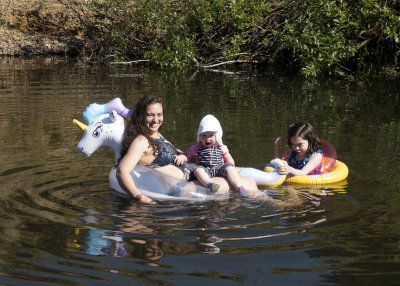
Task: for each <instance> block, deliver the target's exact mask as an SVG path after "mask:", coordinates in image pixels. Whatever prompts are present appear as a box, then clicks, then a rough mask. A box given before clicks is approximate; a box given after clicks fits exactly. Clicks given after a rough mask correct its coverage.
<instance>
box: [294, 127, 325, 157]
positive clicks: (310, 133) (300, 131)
mask: <svg viewBox="0 0 400 286" xmlns="http://www.w3.org/2000/svg"><path fill="white" fill-rule="evenodd" d="M292 137H301V138H303V139H304V140H307V141H308V150H307V153H308V154H312V153H313V152H315V151H317V150H318V149H321V141H320V140H319V138H318V135H317V132H315V129H314V127H312V126H311V124H310V123H308V122H299V123H296V124H293V125H291V126H290V127H289V131H288V145H289V148H291V147H292V142H291V141H290V139H291V138H292Z"/></svg>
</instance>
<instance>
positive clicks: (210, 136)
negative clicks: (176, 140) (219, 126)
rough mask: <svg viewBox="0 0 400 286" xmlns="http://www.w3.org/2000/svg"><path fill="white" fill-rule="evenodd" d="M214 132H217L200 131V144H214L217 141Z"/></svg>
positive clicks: (207, 145) (206, 145) (210, 145)
mask: <svg viewBox="0 0 400 286" xmlns="http://www.w3.org/2000/svg"><path fill="white" fill-rule="evenodd" d="M216 134H217V132H213V131H207V132H203V133H200V135H199V139H200V142H201V144H203V146H205V147H212V146H214V145H215V143H216V142H217V139H216Z"/></svg>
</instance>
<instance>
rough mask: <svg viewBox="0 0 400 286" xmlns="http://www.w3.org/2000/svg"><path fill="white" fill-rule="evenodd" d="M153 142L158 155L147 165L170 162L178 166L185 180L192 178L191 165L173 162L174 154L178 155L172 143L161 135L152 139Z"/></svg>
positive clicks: (164, 164)
mask: <svg viewBox="0 0 400 286" xmlns="http://www.w3.org/2000/svg"><path fill="white" fill-rule="evenodd" d="M154 143H155V144H156V146H157V151H158V155H157V158H156V159H155V160H154V161H153V163H151V164H150V165H149V166H148V167H150V168H157V167H163V166H166V165H170V164H171V165H174V166H176V167H178V168H179V169H180V170H181V171H182V172H183V175H184V178H185V180H189V179H192V173H193V169H194V168H193V166H191V165H190V164H187V163H183V164H182V165H177V164H175V163H174V160H175V155H178V150H176V148H175V146H174V145H172V144H171V143H169V142H168V141H167V140H165V138H164V137H162V136H161V137H160V138H159V139H154Z"/></svg>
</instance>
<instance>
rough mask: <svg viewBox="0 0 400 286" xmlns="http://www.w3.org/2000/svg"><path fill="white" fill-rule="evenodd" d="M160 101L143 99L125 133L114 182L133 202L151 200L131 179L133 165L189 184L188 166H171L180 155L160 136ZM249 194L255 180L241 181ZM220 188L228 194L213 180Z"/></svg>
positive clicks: (222, 183) (223, 184)
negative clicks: (152, 169)
mask: <svg viewBox="0 0 400 286" xmlns="http://www.w3.org/2000/svg"><path fill="white" fill-rule="evenodd" d="M163 119H164V114H163V104H162V100H161V99H160V98H158V97H156V96H145V97H142V98H141V99H140V100H139V101H138V103H137V104H136V107H135V109H134V113H133V115H132V118H131V121H130V123H129V126H128V127H127V129H126V131H125V138H124V141H123V144H122V150H121V159H120V161H119V164H118V166H117V179H118V182H119V184H120V186H121V187H122V188H123V189H124V190H125V191H126V192H127V193H130V194H131V195H132V196H133V198H134V199H136V200H138V201H142V202H144V203H151V202H152V200H151V199H150V198H148V197H146V196H143V195H142V194H141V192H140V190H139V189H138V188H137V187H136V185H135V182H134V181H133V179H132V177H131V174H130V173H131V171H132V170H133V169H134V168H135V166H136V164H141V165H144V166H149V167H152V168H154V169H157V170H158V171H160V172H162V173H164V174H167V175H170V176H173V177H175V178H178V179H181V180H188V179H189V175H190V168H189V167H188V165H187V164H181V165H177V164H175V163H174V161H175V156H176V155H178V154H181V153H182V152H181V151H180V150H177V149H176V148H175V147H174V146H173V145H172V144H171V143H169V142H168V141H167V140H165V139H164V137H163V136H162V135H161V134H160V133H159V129H160V127H161V125H162V123H163ZM241 179H242V180H243V183H244V184H245V186H246V190H249V193H250V194H251V193H252V192H255V191H257V185H256V184H255V182H254V180H252V179H249V178H245V177H241ZM212 181H213V182H215V183H217V184H219V185H220V189H219V192H228V191H229V189H230V186H229V184H228V183H227V181H226V180H225V179H223V178H218V177H217V178H212Z"/></svg>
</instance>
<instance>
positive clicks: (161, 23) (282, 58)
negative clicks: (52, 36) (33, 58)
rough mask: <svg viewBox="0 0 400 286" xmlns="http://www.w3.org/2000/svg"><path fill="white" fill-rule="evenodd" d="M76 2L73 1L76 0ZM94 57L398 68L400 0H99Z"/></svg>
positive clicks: (314, 71)
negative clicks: (280, 0)
mask: <svg viewBox="0 0 400 286" xmlns="http://www.w3.org/2000/svg"><path fill="white" fill-rule="evenodd" d="M71 1H72V0H71ZM88 3H89V4H88V8H89V11H90V12H91V13H90V14H86V15H90V16H87V17H88V19H89V20H87V21H86V22H85V23H86V24H87V25H88V29H87V30H88V34H87V38H88V41H87V46H86V51H84V53H85V54H86V55H90V56H91V57H93V58H94V59H99V58H101V59H107V60H110V59H112V60H121V61H125V60H135V59H143V58H145V59H148V60H150V61H151V62H153V63H155V64H157V65H159V66H162V67H173V68H179V69H184V68H186V67H188V66H191V65H195V66H199V67H202V66H206V65H208V64H213V63H223V62H225V61H230V62H232V61H233V62H234V61H235V60H237V61H239V60H240V61H243V60H245V61H247V60H248V61H250V60H251V61H258V62H259V63H265V64H273V63H286V64H288V63H289V64H291V65H292V66H295V67H296V68H297V69H298V70H299V72H301V73H302V74H303V75H304V76H306V77H310V78H312V77H318V76H321V75H343V74H356V73H359V74H367V75H368V74H377V73H382V72H386V73H387V72H389V73H391V74H392V75H393V74H397V72H398V68H399V65H398V57H399V54H400V18H399V13H400V5H399V4H397V2H396V1H385V2H383V1H377V0H362V1H352V0H347V1H344V0H330V1H324V0H304V1H285V2H275V1H267V0H255V1H246V0H213V1H210V0H186V1H176V0H136V1H133V0H92V1H89V2H88Z"/></svg>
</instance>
